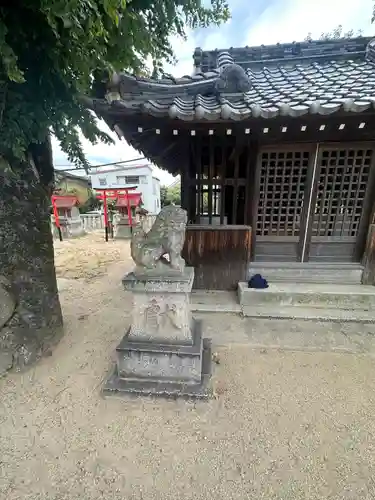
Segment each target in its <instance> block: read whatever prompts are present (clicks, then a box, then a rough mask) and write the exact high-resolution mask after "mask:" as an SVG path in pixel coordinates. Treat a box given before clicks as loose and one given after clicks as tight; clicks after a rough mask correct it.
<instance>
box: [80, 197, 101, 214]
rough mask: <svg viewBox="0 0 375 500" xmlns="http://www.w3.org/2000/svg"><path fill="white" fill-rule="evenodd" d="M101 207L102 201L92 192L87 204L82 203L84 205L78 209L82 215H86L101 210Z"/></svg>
mask: <svg viewBox="0 0 375 500" xmlns="http://www.w3.org/2000/svg"><path fill="white" fill-rule="evenodd" d="M100 206H101V203H100V201H99V200H98V198H97V197H96V196H95V194H94V192H93V191H91V192H90V196H89V197H88V199H87V201H86V202H85V203H82V205H79V207H78V208H79V211H80V213H81V214H85V213H87V212H91V211H92V210H96V209H98V208H100Z"/></svg>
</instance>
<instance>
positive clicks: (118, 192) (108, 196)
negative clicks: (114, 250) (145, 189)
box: [95, 186, 138, 241]
mask: <svg viewBox="0 0 375 500" xmlns="http://www.w3.org/2000/svg"><path fill="white" fill-rule="evenodd" d="M137 187H138V186H131V187H126V188H119V189H95V191H96V192H97V195H96V197H97V198H98V199H99V200H102V201H103V209H104V230H105V241H108V234H109V224H108V207H107V200H112V199H118V198H125V199H126V202H127V209H128V217H129V225H130V227H132V226H133V219H132V213H131V207H130V199H129V198H130V196H129V191H133V190H134V189H137ZM130 194H133V193H130Z"/></svg>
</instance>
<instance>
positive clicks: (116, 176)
mask: <svg viewBox="0 0 375 500" xmlns="http://www.w3.org/2000/svg"><path fill="white" fill-rule="evenodd" d="M90 177H91V184H92V187H93V189H121V188H126V187H132V186H135V187H136V188H137V189H136V191H137V193H141V195H142V202H143V208H144V209H146V210H147V211H148V212H149V213H150V214H158V213H159V212H160V180H159V179H158V178H157V177H155V176H154V175H153V169H152V167H151V165H136V166H134V165H133V166H121V165H120V166H118V167H117V168H112V169H105V170H99V169H98V170H97V171H96V172H94V171H93V172H92V173H91V174H90Z"/></svg>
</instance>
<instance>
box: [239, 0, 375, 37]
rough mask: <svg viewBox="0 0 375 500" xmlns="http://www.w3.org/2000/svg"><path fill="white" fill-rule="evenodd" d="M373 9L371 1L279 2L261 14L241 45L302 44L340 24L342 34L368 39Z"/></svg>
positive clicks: (282, 0)
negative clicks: (304, 40) (306, 39)
mask: <svg viewBox="0 0 375 500" xmlns="http://www.w3.org/2000/svg"><path fill="white" fill-rule="evenodd" d="M372 7H373V0H356V2H355V3H353V1H352V0H298V1H296V0H281V1H280V2H278V3H277V4H273V5H271V6H270V7H268V8H267V9H266V10H265V11H264V12H263V14H262V15H261V16H260V17H259V19H258V20H257V23H256V25H255V26H254V27H253V28H251V29H250V31H249V33H248V34H247V35H246V37H245V39H244V41H243V45H261V44H265V45H267V44H275V43H278V42H281V43H285V42H292V41H301V40H303V39H304V38H305V37H306V36H307V34H308V33H311V35H312V37H313V38H319V36H320V35H321V33H322V32H328V31H331V30H332V29H334V28H336V27H337V26H338V25H340V24H341V25H342V26H343V31H344V32H345V31H349V30H351V29H353V30H354V32H356V31H357V30H363V33H364V35H371V34H372V33H373V32H374V28H373V26H372V25H371V14H372Z"/></svg>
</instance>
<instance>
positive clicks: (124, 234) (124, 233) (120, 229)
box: [114, 224, 132, 240]
mask: <svg viewBox="0 0 375 500" xmlns="http://www.w3.org/2000/svg"><path fill="white" fill-rule="evenodd" d="M114 237H115V239H119V240H121V239H129V238H131V237H132V230H131V227H130V226H129V225H126V224H124V225H116V226H115V234H114Z"/></svg>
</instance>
